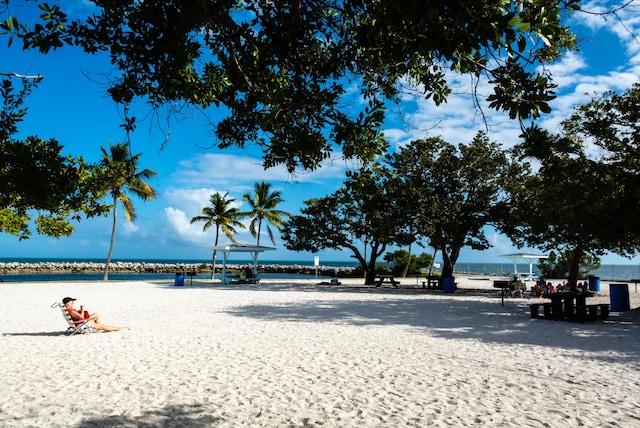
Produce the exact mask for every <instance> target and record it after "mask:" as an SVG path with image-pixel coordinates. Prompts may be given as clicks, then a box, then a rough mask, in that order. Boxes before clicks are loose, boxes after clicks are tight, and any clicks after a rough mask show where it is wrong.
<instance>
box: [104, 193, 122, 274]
mask: <svg viewBox="0 0 640 428" xmlns="http://www.w3.org/2000/svg"><path fill="white" fill-rule="evenodd" d="M117 219H118V199H117V198H116V197H115V196H114V197H113V227H112V228H111V245H109V255H108V256H107V262H106V263H105V265H104V276H103V277H102V280H103V281H108V280H109V264H110V263H111V256H113V246H114V244H115V241H116V222H117Z"/></svg>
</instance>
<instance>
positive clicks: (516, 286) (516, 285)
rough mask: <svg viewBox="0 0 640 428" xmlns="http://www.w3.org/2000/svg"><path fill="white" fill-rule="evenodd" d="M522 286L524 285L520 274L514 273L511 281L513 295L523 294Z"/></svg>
mask: <svg viewBox="0 0 640 428" xmlns="http://www.w3.org/2000/svg"><path fill="white" fill-rule="evenodd" d="M521 286H522V283H521V282H520V279H519V278H518V275H513V279H512V280H511V282H510V283H509V292H510V294H511V296H516V295H517V294H520V295H522V294H521V291H520V287H521Z"/></svg>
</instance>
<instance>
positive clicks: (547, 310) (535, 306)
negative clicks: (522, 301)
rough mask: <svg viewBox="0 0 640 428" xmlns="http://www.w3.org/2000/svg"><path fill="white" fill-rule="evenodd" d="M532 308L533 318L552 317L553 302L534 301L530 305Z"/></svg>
mask: <svg viewBox="0 0 640 428" xmlns="http://www.w3.org/2000/svg"><path fill="white" fill-rule="evenodd" d="M540 306H542V307H543V316H542V317H541V316H540ZM529 309H530V310H531V318H534V319H538V318H544V319H548V320H550V319H551V303H532V304H530V305H529Z"/></svg>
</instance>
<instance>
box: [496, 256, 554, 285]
mask: <svg viewBox="0 0 640 428" xmlns="http://www.w3.org/2000/svg"><path fill="white" fill-rule="evenodd" d="M500 257H508V258H510V259H511V261H513V274H514V275H517V274H518V262H519V261H520V260H524V261H528V262H529V273H528V274H526V273H525V274H522V275H521V276H522V277H523V278H522V279H525V280H526V279H532V278H533V261H534V260H536V261H537V260H538V259H547V258H549V256H546V255H544V254H531V253H514V254H503V255H502V256H500Z"/></svg>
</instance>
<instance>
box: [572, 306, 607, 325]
mask: <svg viewBox="0 0 640 428" xmlns="http://www.w3.org/2000/svg"><path fill="white" fill-rule="evenodd" d="M598 312H600V314H598ZM578 313H579V315H578ZM576 314H577V315H578V316H580V317H582V318H583V319H586V320H588V321H595V320H597V319H598V318H600V319H601V320H606V319H608V318H609V304H608V303H598V304H595V305H587V306H578V307H576Z"/></svg>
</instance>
